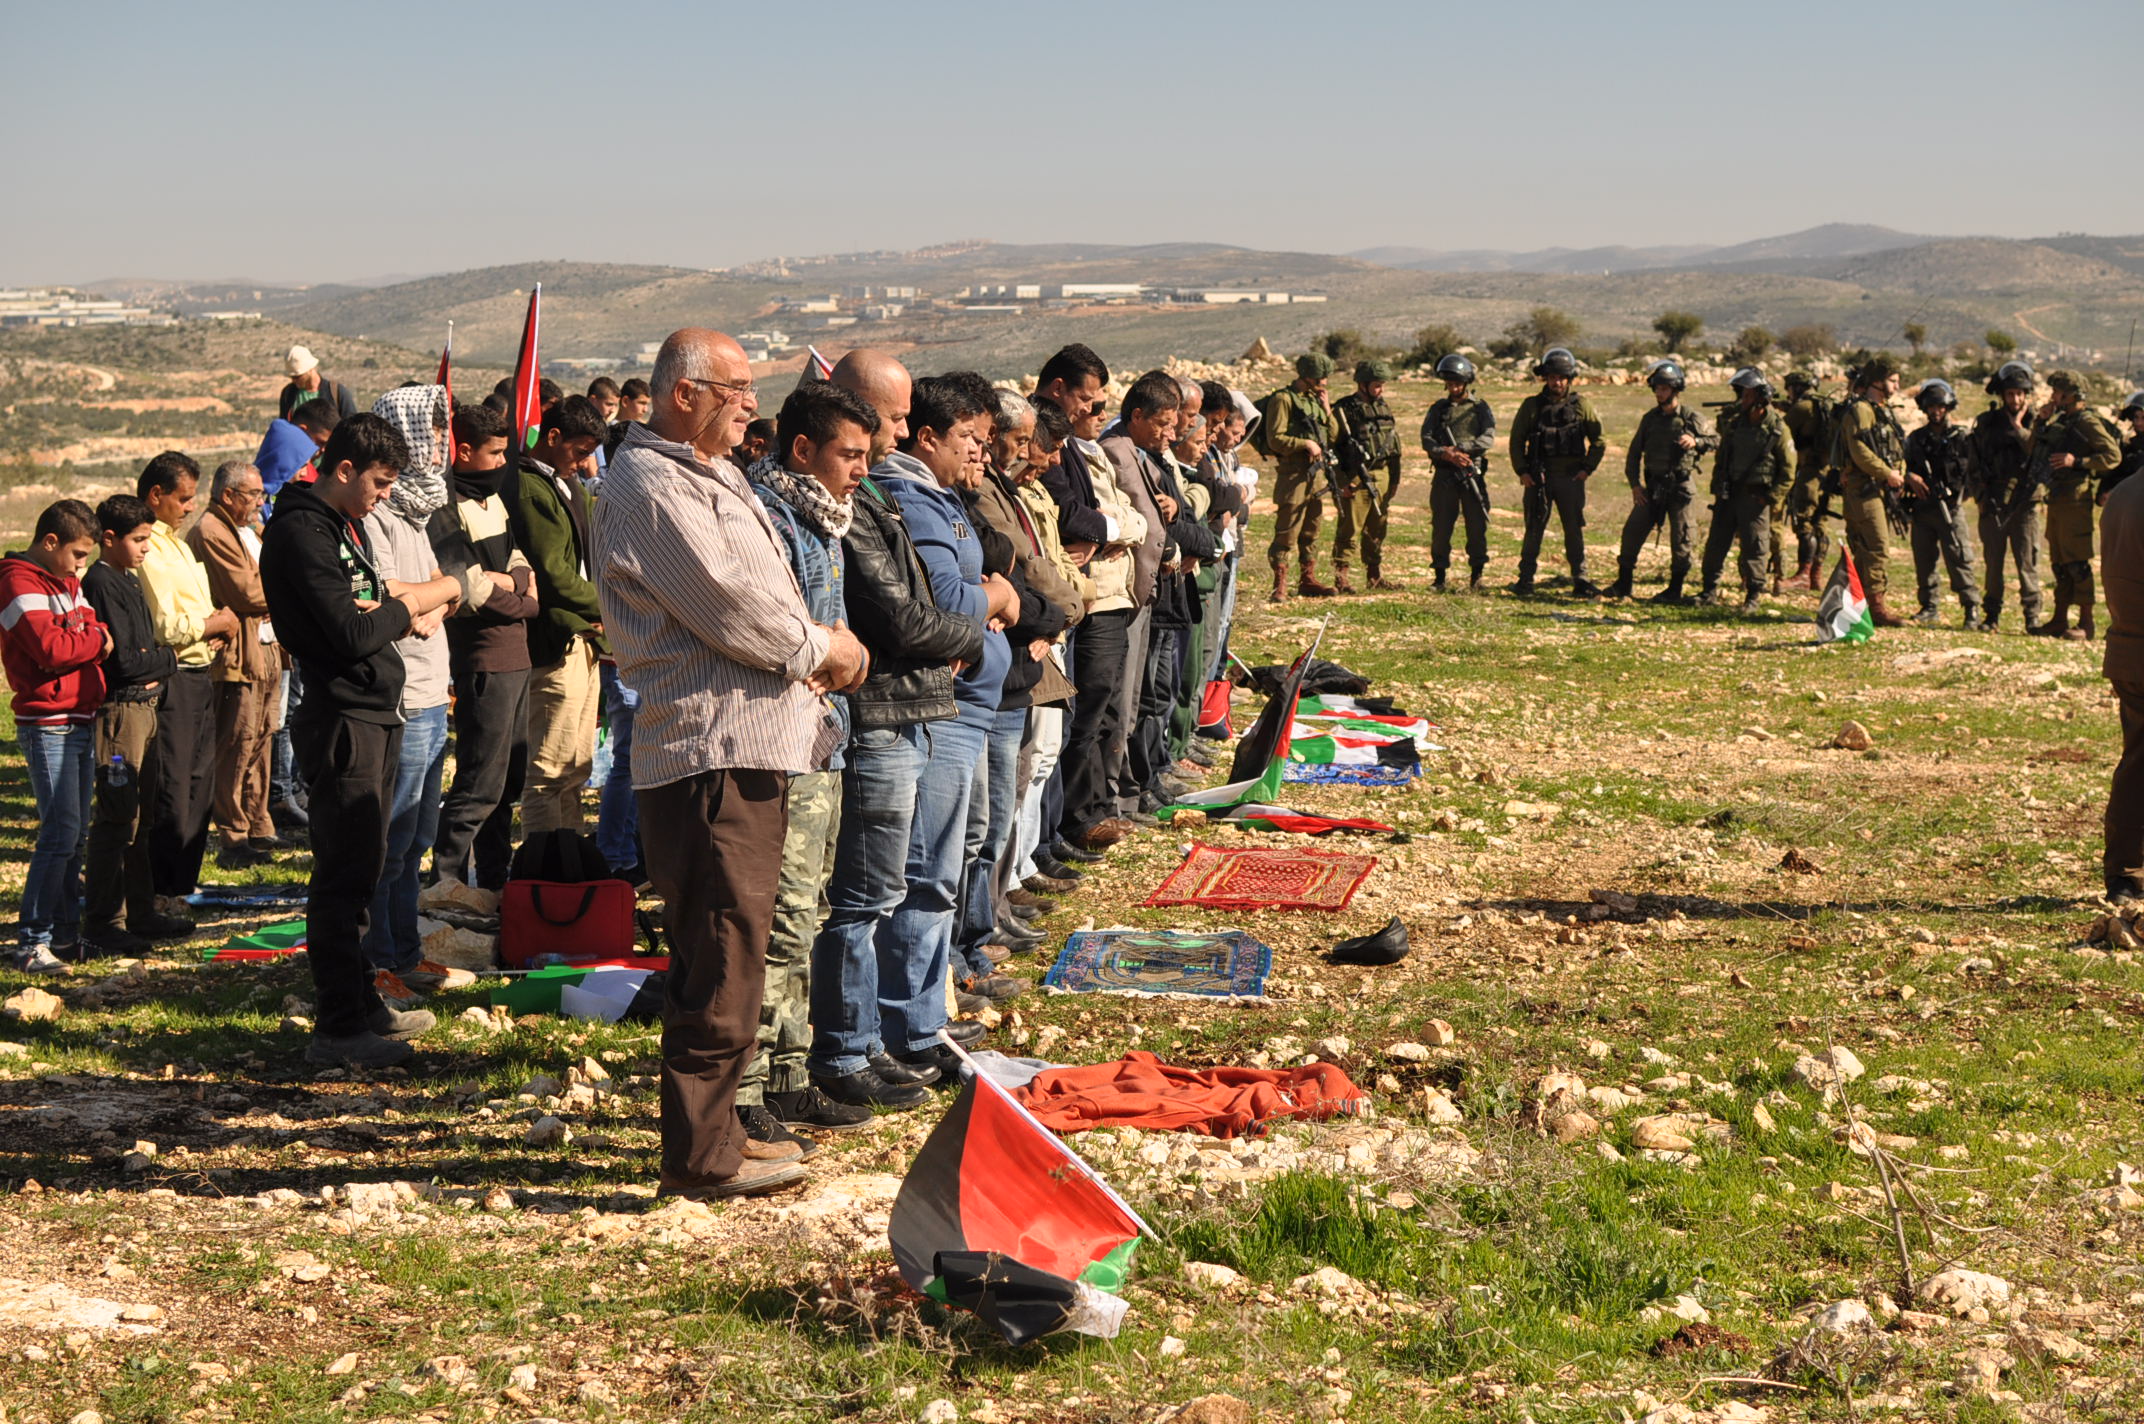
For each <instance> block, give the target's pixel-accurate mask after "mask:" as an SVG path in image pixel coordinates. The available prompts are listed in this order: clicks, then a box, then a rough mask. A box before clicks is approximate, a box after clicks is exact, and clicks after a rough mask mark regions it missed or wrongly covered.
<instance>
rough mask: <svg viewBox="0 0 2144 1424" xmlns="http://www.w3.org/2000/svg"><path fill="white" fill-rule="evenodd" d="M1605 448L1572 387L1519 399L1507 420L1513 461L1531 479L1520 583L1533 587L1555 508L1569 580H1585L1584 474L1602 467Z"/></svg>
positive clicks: (1596, 422) (1596, 421)
mask: <svg viewBox="0 0 2144 1424" xmlns="http://www.w3.org/2000/svg"><path fill="white" fill-rule="evenodd" d="M1607 453H1608V446H1607V443H1606V442H1605V441H1603V440H1602V439H1601V421H1600V417H1599V416H1598V415H1595V414H1594V412H1593V404H1592V402H1590V401H1588V400H1587V399H1586V398H1585V397H1584V396H1582V395H1580V394H1579V393H1578V391H1577V389H1576V388H1575V387H1574V388H1573V389H1571V390H1570V391H1569V392H1567V393H1566V394H1565V395H1564V397H1563V399H1562V400H1551V399H1549V396H1548V393H1547V392H1546V391H1539V392H1536V393H1535V394H1533V395H1530V396H1528V397H1527V398H1526V399H1525V400H1523V401H1520V402H1519V413H1518V414H1517V415H1515V416H1513V417H1512V420H1511V464H1512V468H1514V469H1515V470H1517V471H1518V473H1519V474H1520V475H1521V476H1522V477H1526V478H1530V479H1532V480H1533V481H1534V487H1533V488H1532V489H1529V490H1528V491H1527V492H1526V537H1525V540H1524V541H1523V542H1522V543H1521V544H1520V545H1519V587H1520V589H1521V590H1529V589H1531V588H1532V587H1533V585H1534V569H1535V566H1536V565H1537V564H1538V563H1539V561H1540V557H1541V539H1542V536H1543V535H1545V534H1546V533H1547V532H1548V517H1549V512H1550V510H1551V509H1553V510H1554V511H1555V513H1556V516H1557V518H1558V520H1559V521H1560V522H1561V523H1562V525H1563V556H1564V559H1565V560H1566V561H1567V562H1568V563H1569V564H1570V566H1571V582H1572V583H1573V584H1583V583H1585V581H1586V477H1587V476H1589V475H1591V474H1592V473H1593V472H1594V471H1595V470H1597V469H1599V468H1600V463H1601V457H1602V456H1603V455H1605V454H1607Z"/></svg>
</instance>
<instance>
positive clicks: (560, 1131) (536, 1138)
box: [526, 1113, 573, 1147]
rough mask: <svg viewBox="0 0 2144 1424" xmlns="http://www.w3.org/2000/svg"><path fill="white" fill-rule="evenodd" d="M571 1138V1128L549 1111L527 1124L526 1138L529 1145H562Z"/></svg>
mask: <svg viewBox="0 0 2144 1424" xmlns="http://www.w3.org/2000/svg"><path fill="white" fill-rule="evenodd" d="M572 1140H573V1129H572V1128H570V1127H568V1126H566V1124H565V1123H564V1122H563V1121H561V1120H560V1119H558V1118H556V1117H553V1116H552V1115H551V1114H550V1113H545V1114H544V1115H543V1116H542V1117H540V1118H537V1119H536V1121H534V1122H532V1123H530V1124H529V1131H528V1137H527V1139H526V1141H527V1142H528V1145H529V1146H531V1147H563V1146H565V1145H566V1144H567V1143H569V1142H571V1141H572Z"/></svg>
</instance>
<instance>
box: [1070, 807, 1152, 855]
mask: <svg viewBox="0 0 2144 1424" xmlns="http://www.w3.org/2000/svg"><path fill="white" fill-rule="evenodd" d="M1137 829H1138V827H1136V826H1134V825H1133V824H1132V823H1131V822H1130V821H1127V820H1125V819H1124V818H1123V817H1122V816H1112V817H1110V818H1109V819H1108V820H1106V821H1097V822H1095V823H1094V824H1093V825H1091V826H1089V827H1088V828H1087V829H1086V830H1084V831H1081V832H1080V833H1079V842H1080V845H1081V847H1082V848H1084V849H1086V850H1089V851H1104V850H1107V849H1109V848H1110V847H1111V846H1113V845H1115V844H1116V843H1117V842H1118V841H1121V840H1123V839H1124V838H1125V837H1126V836H1128V835H1130V834H1131V833H1132V832H1133V831H1135V830H1137ZM1094 859H1096V860H1100V859H1101V856H1099V855H1096V856H1095V857H1094Z"/></svg>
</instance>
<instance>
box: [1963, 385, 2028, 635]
mask: <svg viewBox="0 0 2144 1424" xmlns="http://www.w3.org/2000/svg"><path fill="white" fill-rule="evenodd" d="M2033 384H2034V377H2033V374H2032V367H2030V366H2028V365H2026V364H2025V363H2024V362H2023V361H2005V362H2004V363H2003V364H2002V367H2001V368H2000V369H1999V370H1997V371H1996V373H1995V374H1994V375H1992V376H1990V377H1989V378H1988V384H1987V387H1986V389H1987V392H1988V394H1989V395H1991V396H1993V397H1995V399H1994V401H1993V402H1991V403H1990V404H1989V406H1988V408H1987V409H1986V410H1984V411H1982V412H1981V413H1980V414H1979V415H1977V416H1975V417H1973V436H1972V439H1973V498H1974V500H1975V501H1977V502H1978V503H1979V505H1980V551H1981V555H1982V556H1983V557H1984V558H1985V559H1986V560H1987V582H1986V583H1985V584H1983V585H1982V587H1983V589H1984V590H1985V592H1986V594H1987V602H1985V603H1984V604H1982V605H1981V613H1980V623H1981V626H1982V627H1983V628H1985V629H1987V630H1988V631H1989V632H1991V633H1992V632H1994V631H1995V624H1996V621H1997V620H1998V619H2000V618H2001V617H2002V615H2003V590H2004V586H2005V584H2006V582H2007V580H2005V579H2004V577H2003V563H2004V560H2005V559H2006V558H2008V559H2012V560H2014V561H2015V562H2016V564H2017V601H2018V611H2019V612H2020V613H2022V614H2023V615H2024V618H2025V631H2026V632H2028V633H2030V632H2031V631H2032V630H2033V629H2034V628H2036V627H2038V626H2039V623H2040V503H2039V502H2040V500H2041V498H2042V497H2043V495H2044V491H2042V490H2040V489H2039V488H2038V486H2037V485H2036V484H2035V482H2034V481H2033V479H2032V478H2031V472H2030V468H2029V467H2030V464H2031V457H2032V435H2033V431H2034V430H2036V429H2037V428H2038V427H2039V423H2040V417H2039V413H2038V412H2037V411H2035V410H2034V409H2033V408H2032V388H2033Z"/></svg>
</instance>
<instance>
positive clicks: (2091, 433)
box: [2032, 406, 2122, 494]
mask: <svg viewBox="0 0 2144 1424" xmlns="http://www.w3.org/2000/svg"><path fill="white" fill-rule="evenodd" d="M2065 454H2066V455H2074V456H2076V457H2077V463H2076V464H2074V465H2071V466H2069V467H2068V468H2067V469H2061V470H2057V469H2051V468H2050V469H2048V470H2047V487H2048V489H2049V490H2050V491H2052V492H2053V493H2056V494H2074V493H2076V492H2078V491H2080V490H2082V491H2085V492H2089V491H2090V490H2091V487H2092V480H2093V477H2094V476H2096V475H2104V474H2106V473H2107V472H2108V471H2109V470H2112V469H2113V468H2114V467H2115V466H2117V465H2119V464H2121V463H2122V447H2121V445H2120V444H2119V443H2118V442H2117V441H2116V440H2115V437H2114V432H2112V431H2111V430H2109V429H2107V425H2106V422H2105V421H2103V420H2101V419H2100V418H2099V416H2098V415H2097V414H2096V413H2095V412H2093V411H2090V410H2087V409H2085V408H2084V407H2083V406H2079V407H2078V408H2077V409H2075V410H2058V411H2056V412H2055V413H2054V414H2053V415H2051V416H2049V417H2048V418H2047V419H2046V420H2044V421H2042V422H2040V427H2039V429H2037V430H2035V431H2033V433H2032V459H2033V463H2035V464H2041V463H2042V462H2044V461H2045V460H2046V459H2047V458H2048V457H2049V456H2052V455H2065Z"/></svg>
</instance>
